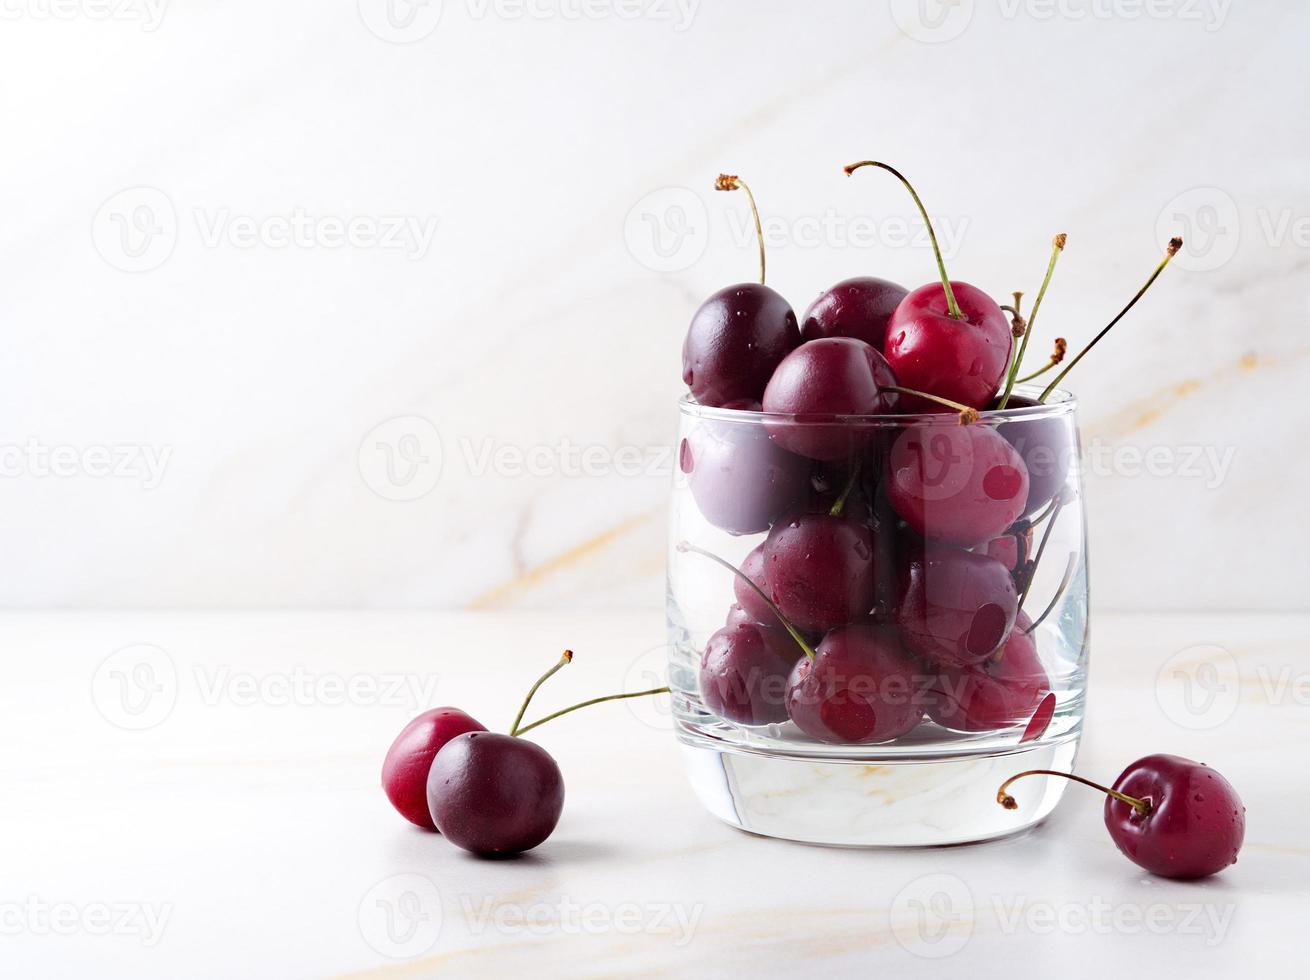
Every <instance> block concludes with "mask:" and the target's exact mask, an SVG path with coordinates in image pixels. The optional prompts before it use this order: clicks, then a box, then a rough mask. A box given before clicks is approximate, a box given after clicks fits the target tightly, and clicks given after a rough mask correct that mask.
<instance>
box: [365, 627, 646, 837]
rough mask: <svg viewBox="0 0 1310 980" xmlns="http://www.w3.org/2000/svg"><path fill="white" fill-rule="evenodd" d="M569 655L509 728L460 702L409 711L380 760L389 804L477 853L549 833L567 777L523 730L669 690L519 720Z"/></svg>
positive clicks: (526, 701)
mask: <svg viewBox="0 0 1310 980" xmlns="http://www.w3.org/2000/svg"><path fill="white" fill-rule="evenodd" d="M572 661H573V653H572V651H570V650H566V651H564V655H563V656H562V657H561V658H560V660H559V662H558V663H556V664H555V666H554V667H552V668H551V669H550V670H548V671H546V673H545V674H543V675H542V676H541V677H540V678H539V679H538V680H537V682H536V683H535V684H533V685H532V687H531V689H530V690H529V691H528V695H527V697H526V698H525V699H524V701H523V704H522V706H521V707H520V708H519V712H518V715H517V716H516V717H515V719H514V723H513V724H512V725H511V726H510V731H509V734H508V735H502V734H499V733H496V732H489V731H487V729H486V728H485V727H483V726H482V725H481V724H480V723H479V722H477V721H475V720H474V719H473V718H472V717H470V716H469V715H468V714H466V713H465V712H463V711H461V710H459V709H458V708H433V709H432V710H430V711H425V712H423V714H421V715H419V716H418V717H417V718H415V719H413V720H412V721H411V722H410V723H409V724H408V725H406V726H405V727H404V728H403V729H402V730H401V732H400V734H399V735H397V736H396V740H395V741H394V742H393V743H392V744H391V748H390V749H388V750H387V755H386V758H385V759H384V760H383V763H382V789H383V791H384V792H385V793H386V794H387V799H388V800H390V801H391V805H392V806H394V807H395V808H396V811H397V812H398V813H399V814H400V815H401V816H402V817H404V818H405V819H406V820H408V821H409V822H410V823H412V824H415V825H417V826H419V827H422V828H423V829H424V830H432V831H437V832H438V833H440V834H442V835H443V836H444V837H445V838H446V839H447V840H449V841H450V842H451V843H452V844H455V845H456V846H458V847H462V848H463V849H464V850H466V851H471V852H473V853H474V854H478V855H483V856H488V857H491V856H508V855H513V854H519V853H522V852H523V851H530V850H532V848H534V847H536V846H537V845H538V844H540V843H542V842H543V841H544V840H546V838H548V837H549V836H550V835H551V834H552V833H553V832H554V830H555V827H556V825H557V824H558V823H559V818H560V814H561V813H562V812H563V810H564V777H563V775H562V774H561V773H560V768H559V765H558V764H557V763H556V762H555V760H554V759H553V758H552V757H551V755H550V753H548V752H547V751H546V750H545V749H543V748H542V747H541V746H540V745H537V744H536V743H535V742H529V741H528V740H527V739H525V738H523V737H522V736H523V735H524V734H525V733H527V732H528V731H530V730H531V729H533V728H536V727H538V726H540V725H543V724H545V723H546V722H548V721H551V720H552V719H555V718H558V717H560V716H561V715H566V714H569V713H570V712H572V711H576V710H578V709H579V708H585V707H587V706H588V705H592V704H600V703H602V702H605V701H616V700H620V699H623V698H636V697H644V696H646V695H651V694H661V693H665V692H667V691H668V688H656V689H654V690H650V691H637V692H635V693H632V694H613V695H609V696H607V697H601V698H593V699H592V700H590V701H583V702H582V703H581V704H575V705H573V706H572V707H568V708H564V709H562V710H560V711H556V712H554V713H553V714H549V715H547V716H546V717H544V718H541V719H539V720H538V721H535V722H533V723H532V724H530V725H524V724H522V721H523V715H524V714H525V713H526V711H527V709H528V705H529V704H530V703H531V701H532V698H533V696H534V695H535V694H536V693H537V690H538V688H540V687H541V685H542V684H544V683H545V682H546V681H547V680H548V679H549V678H550V677H551V676H552V675H553V674H554V673H555V672H556V671H557V670H559V669H560V668H561V667H563V666H564V665H565V664H569V663H572Z"/></svg>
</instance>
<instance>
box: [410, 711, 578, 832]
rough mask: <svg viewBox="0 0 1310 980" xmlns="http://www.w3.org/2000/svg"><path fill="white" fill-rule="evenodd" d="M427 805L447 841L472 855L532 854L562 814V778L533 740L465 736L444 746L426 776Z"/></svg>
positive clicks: (492, 735)
mask: <svg viewBox="0 0 1310 980" xmlns="http://www.w3.org/2000/svg"><path fill="white" fill-rule="evenodd" d="M428 808H429V809H430V810H431V812H432V821H433V822H434V823H435V824H436V825H437V829H438V830H439V831H441V833H442V834H443V835H445V837H447V838H448V839H449V840H450V842H451V843H453V844H457V845H458V846H460V847H462V848H464V850H466V851H472V852H473V853H474V854H487V855H503V854H517V853H519V852H520V851H530V850H531V849H532V848H534V847H536V846H537V845H538V844H540V843H541V842H542V841H544V840H545V839H546V838H547V837H549V836H550V835H551V833H552V832H553V831H554V829H555V825H556V824H557V823H559V817H560V813H561V812H563V810H564V777H563V776H562V775H561V774H560V771H559V766H558V765H556V764H555V760H554V759H552V758H551V757H550V753H548V752H547V751H546V750H545V749H543V748H542V747H541V746H540V745H537V744H536V743H535V742H529V741H528V740H527V739H524V738H516V737H514V736H512V735H501V734H498V733H496V732H470V733H468V734H467V735H460V736H459V737H458V738H455V739H452V740H451V741H449V742H447V743H446V745H445V747H444V748H443V749H442V750H441V751H440V752H438V753H437V757H436V759H434V760H433V762H432V770H431V772H429V773H428Z"/></svg>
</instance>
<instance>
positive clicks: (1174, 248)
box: [1037, 238, 1183, 402]
mask: <svg viewBox="0 0 1310 980" xmlns="http://www.w3.org/2000/svg"><path fill="white" fill-rule="evenodd" d="M1182 247H1183V240H1182V239H1181V238H1171V239H1169V247H1168V248H1166V249H1165V251H1164V258H1163V259H1161V260H1160V264H1159V265H1157V266H1156V267H1155V271H1154V272H1152V273H1151V278H1149V279H1147V280H1146V282H1145V284H1144V285H1143V286H1142V288H1141V289H1139V290H1137V294H1136V295H1135V296H1134V297H1133V298H1132V299H1130V300H1129V301H1128V305H1127V306H1125V307H1124V308H1123V309H1122V310H1120V311H1119V315H1118V316H1116V317H1115V318H1114V319H1113V320H1111V321H1110V322H1109V323H1107V324H1106V325H1105V326H1104V327H1103V328H1102V329H1101V332H1100V333H1098V334H1097V335H1096V336H1095V337H1093V338H1092V341H1091V343H1089V344H1088V345H1087V346H1086V347H1084V348H1083V349H1082V350H1080V351H1079V352H1078V353H1077V354H1076V355H1075V356H1074V359H1073V360H1072V361H1070V362H1069V366H1068V367H1066V368H1065V369H1064V370H1063V371H1061V372H1060V373H1059V374H1057V375H1056V376H1055V380H1054V381H1052V382H1051V383H1050V384H1049V385H1047V386H1046V390H1045V391H1043V392H1042V394H1041V397H1040V398H1038V399H1037V400H1038V401H1039V402H1045V401H1046V399H1047V398H1049V397H1050V396H1051V392H1053V391H1054V390H1055V389H1056V388H1057V387H1059V384H1060V382H1061V381H1063V380H1064V376H1065V375H1066V374H1068V373H1069V372H1070V371H1072V370H1073V369H1074V368H1075V367H1077V366H1078V362H1079V361H1081V360H1082V359H1083V357H1084V356H1085V355H1086V354H1087V352H1088V351H1089V350H1091V349H1092V348H1093V347H1095V346H1096V345H1097V344H1098V343H1099V342H1100V340H1101V338H1102V337H1104V336H1105V335H1106V334H1108V333H1109V332H1110V328H1111V327H1113V326H1114V325H1115V324H1116V323H1118V322H1119V321H1120V320H1122V319H1123V318H1124V314H1125V313H1127V312H1128V311H1129V310H1131V309H1132V308H1133V307H1134V306H1136V305H1137V301H1138V300H1139V299H1141V298H1142V296H1143V295H1144V294H1145V293H1146V291H1147V290H1148V289H1150V288H1151V284H1152V283H1153V282H1155V280H1156V279H1158V278H1159V277H1160V273H1162V272H1164V269H1165V266H1167V265H1168V264H1169V261H1170V260H1171V259H1172V258H1173V257H1174V256H1175V255H1177V254H1178V250H1179V249H1180V248H1182Z"/></svg>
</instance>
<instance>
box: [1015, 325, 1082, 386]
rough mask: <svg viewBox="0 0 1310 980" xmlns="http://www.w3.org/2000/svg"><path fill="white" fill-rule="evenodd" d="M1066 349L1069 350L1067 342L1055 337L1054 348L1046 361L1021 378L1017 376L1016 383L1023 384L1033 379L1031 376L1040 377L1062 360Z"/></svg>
mask: <svg viewBox="0 0 1310 980" xmlns="http://www.w3.org/2000/svg"><path fill="white" fill-rule="evenodd" d="M1068 350H1069V342H1068V341H1067V340H1065V339H1064V338H1063V337H1056V338H1055V349H1054V350H1053V351H1051V359H1050V360H1049V361H1047V362H1046V363H1045V364H1043V365H1042V366H1041V367H1039V368H1038V369H1037V370H1036V371H1034V372H1033V373H1032V374H1026V375H1024V376H1023V377H1022V378H1019V379H1018V381H1017V382H1016V384H1025V383H1027V382H1029V381H1031V380H1033V378H1040V377H1041V376H1042V375H1043V374H1045V373H1046V372H1047V371H1049V370H1051V368H1053V367H1055V366H1056V365H1057V364H1060V363H1062V362H1063V361H1064V355H1065V353H1066V352H1067V351H1068Z"/></svg>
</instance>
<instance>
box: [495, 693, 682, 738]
mask: <svg viewBox="0 0 1310 980" xmlns="http://www.w3.org/2000/svg"><path fill="white" fill-rule="evenodd" d="M668 693H669V689H668V688H667V687H652V688H651V689H650V690H649V691H633V692H632V693H631V694H607V695H605V697H603V698H592V699H591V700H590V701H580V702H578V703H577V704H575V705H572V706H571V707H568V708H561V709H560V710H559V711H555V712H552V713H551V714H548V715H547V716H546V717H545V718H538V719H537V720H536V721H534V722H533V723H532V724H531V725H524V726H523V727H522V728H520V729H519V730H518V731H517V732H511V733H510V734H511V735H515V734H517V735H526V734H527V733H528V732H530V731H532V729H534V728H537V727H538V726H540V725H544V724H546V722H548V721H554V720H555V719H556V718H558V717H560V716H561V715H567V714H569V713H570V712H573V711H577V710H578V709H579V708H587V707H590V706H591V705H593V704H603V703H604V702H606V701H624V700H627V699H628V698H644V697H649V696H650V695H652V694H668Z"/></svg>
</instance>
